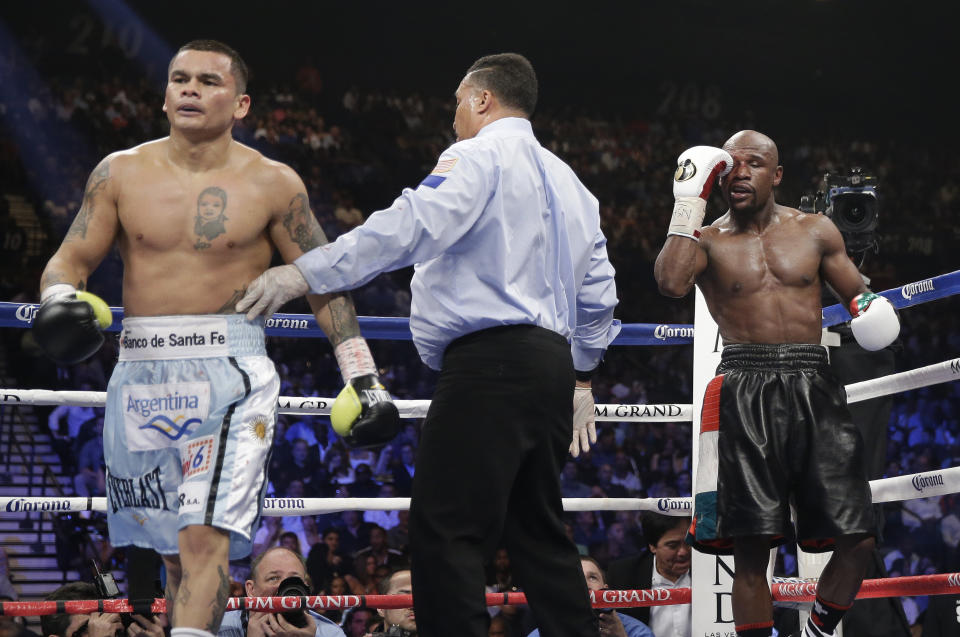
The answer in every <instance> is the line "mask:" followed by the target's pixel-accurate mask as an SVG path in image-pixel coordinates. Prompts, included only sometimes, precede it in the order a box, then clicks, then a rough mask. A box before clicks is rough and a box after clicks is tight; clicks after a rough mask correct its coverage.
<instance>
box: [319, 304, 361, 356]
mask: <svg viewBox="0 0 960 637" xmlns="http://www.w3.org/2000/svg"><path fill="white" fill-rule="evenodd" d="M327 309H328V310H330V324H331V326H332V330H331V333H330V334H327V338H328V339H329V340H330V345H331V346H332V347H336V346H337V345H339V344H340V343H342V342H344V341H345V340H347V339H348V338H353V337H354V336H360V324H359V323H358V322H357V311H356V309H354V307H353V301H352V300H351V299H350V295H349V294H347V293H346V292H339V293H337V294H333V295H331V296H330V300H329V301H328V302H327Z"/></svg>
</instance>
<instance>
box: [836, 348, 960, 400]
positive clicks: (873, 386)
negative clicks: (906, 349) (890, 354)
mask: <svg viewBox="0 0 960 637" xmlns="http://www.w3.org/2000/svg"><path fill="white" fill-rule="evenodd" d="M954 380H960V358H954V359H951V360H947V361H943V362H942V363H934V364H933V365H927V366H926V367H918V368H917V369H911V370H909V371H906V372H900V373H898V374H890V375H889V376H881V377H880V378H873V379H871V380H864V381H860V382H859V383H851V384H850V385H847V386H846V387H845V388H844V389H846V390H847V402H848V403H858V402H860V401H861V400H870V399H871V398H878V397H880V396H887V395H889V394H896V393H899V392H904V391H910V390H911V389H919V388H920V387H929V386H930V385H937V384H939V383H948V382H950V381H954Z"/></svg>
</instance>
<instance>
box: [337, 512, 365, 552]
mask: <svg viewBox="0 0 960 637" xmlns="http://www.w3.org/2000/svg"><path fill="white" fill-rule="evenodd" d="M339 528H340V550H342V551H343V552H344V553H346V554H347V555H353V554H355V553H356V552H357V551H359V550H360V549H362V548H363V547H364V546H367V544H369V543H370V524H368V523H366V522H364V521H363V517H362V514H361V513H360V512H359V511H356V510H350V511H344V512H342V513H341V514H340V527H339Z"/></svg>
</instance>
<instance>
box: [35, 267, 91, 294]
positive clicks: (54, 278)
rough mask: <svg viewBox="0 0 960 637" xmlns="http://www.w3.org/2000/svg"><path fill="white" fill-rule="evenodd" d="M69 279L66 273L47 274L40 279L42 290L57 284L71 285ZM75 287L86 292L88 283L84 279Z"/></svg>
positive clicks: (53, 271)
mask: <svg viewBox="0 0 960 637" xmlns="http://www.w3.org/2000/svg"><path fill="white" fill-rule="evenodd" d="M69 278H70V277H68V276H67V275H66V274H65V273H63V272H59V271H57V270H52V271H50V272H45V273H44V275H43V277H41V279H40V289H41V290H43V289H45V288H48V287H50V286H51V285H55V284H57V283H70V281H69V280H68V279H69ZM73 287H75V288H77V289H78V290H86V289H87V282H86V281H84V280H83V279H80V280H79V281H77V282H76V283H75V284H73Z"/></svg>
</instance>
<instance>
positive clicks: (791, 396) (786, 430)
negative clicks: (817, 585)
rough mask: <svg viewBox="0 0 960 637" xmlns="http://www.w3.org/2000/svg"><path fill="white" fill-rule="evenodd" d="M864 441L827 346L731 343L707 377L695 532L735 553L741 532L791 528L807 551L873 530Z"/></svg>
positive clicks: (702, 542)
mask: <svg viewBox="0 0 960 637" xmlns="http://www.w3.org/2000/svg"><path fill="white" fill-rule="evenodd" d="M862 456H863V441H862V439H861V437H860V432H859V431H858V430H857V427H856V425H854V423H853V421H852V419H851V418H850V412H849V410H848V409H847V396H846V392H845V391H844V388H843V386H842V385H841V384H840V382H839V381H838V380H837V379H836V377H835V376H834V375H833V372H832V371H831V370H830V367H829V364H828V360H827V353H826V350H825V349H824V348H823V347H821V346H819V345H802V344H791V345H754V344H747V345H727V346H726V347H724V348H723V353H722V355H721V359H720V365H719V367H717V376H716V377H715V378H714V379H713V380H711V381H710V383H709V384H708V385H707V391H706V393H705V394H704V399H703V412H702V414H701V422H700V454H699V461H700V462H699V466H698V471H697V488H696V496H695V498H694V516H693V523H692V524H691V526H690V534H689V536H688V538H687V540H688V541H689V542H690V543H692V544H693V545H694V546H695V547H696V548H697V549H698V550H701V551H703V552H705V553H715V554H731V553H732V552H733V539H734V538H736V537H743V536H755V535H768V536H770V537H771V546H776V545H779V544H782V543H784V542H786V541H788V540H789V539H791V538H792V536H793V532H794V529H793V525H792V524H791V522H790V504H791V503H792V504H793V505H794V506H795V508H796V518H797V528H796V537H797V540H798V541H799V543H800V545H801V547H802V548H803V549H804V550H805V551H808V552H820V551H827V550H831V549H832V548H833V541H834V539H835V538H837V537H839V536H842V535H850V534H855V533H868V534H875V532H876V528H875V527H876V523H875V518H874V513H873V510H872V508H871V502H872V497H871V493H870V485H869V483H868V481H867V478H866V472H865V468H864V466H863V460H862Z"/></svg>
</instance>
